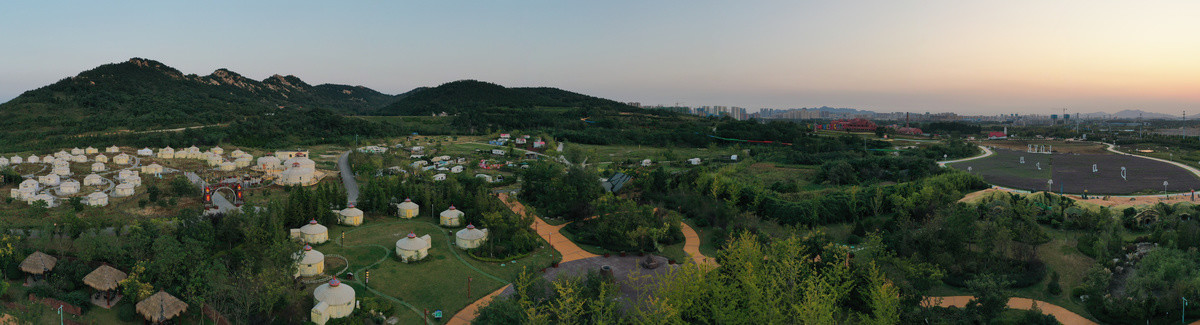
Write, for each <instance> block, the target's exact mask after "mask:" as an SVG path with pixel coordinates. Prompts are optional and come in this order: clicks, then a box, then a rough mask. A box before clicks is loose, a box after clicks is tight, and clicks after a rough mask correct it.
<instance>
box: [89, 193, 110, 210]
mask: <svg viewBox="0 0 1200 325" xmlns="http://www.w3.org/2000/svg"><path fill="white" fill-rule="evenodd" d="M83 203H84V204H87V205H90V206H94V207H102V206H106V205H108V194H104V192H100V191H96V192H93V193H92V194H88V196H87V198H85V199H84V200H83Z"/></svg>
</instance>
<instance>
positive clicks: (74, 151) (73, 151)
mask: <svg viewBox="0 0 1200 325" xmlns="http://www.w3.org/2000/svg"><path fill="white" fill-rule="evenodd" d="M84 153H86V152H84V151H83V149H79V148H71V155H82V154H84Z"/></svg>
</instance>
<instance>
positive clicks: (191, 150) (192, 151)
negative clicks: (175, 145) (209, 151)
mask: <svg viewBox="0 0 1200 325" xmlns="http://www.w3.org/2000/svg"><path fill="white" fill-rule="evenodd" d="M183 151H184V152H186V153H188V155H187V156H185V157H181V158H200V155H202V154H204V152H202V151H200V147H197V146H194V145H193V146H191V147H188V148H187V149H184V150H183Z"/></svg>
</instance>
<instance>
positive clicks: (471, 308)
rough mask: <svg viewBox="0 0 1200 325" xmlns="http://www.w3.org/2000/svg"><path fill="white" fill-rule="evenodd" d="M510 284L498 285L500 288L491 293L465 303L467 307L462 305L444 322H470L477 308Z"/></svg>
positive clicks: (462, 323) (459, 324)
mask: <svg viewBox="0 0 1200 325" xmlns="http://www.w3.org/2000/svg"><path fill="white" fill-rule="evenodd" d="M511 286H512V285H511V284H510V285H506V286H503V287H500V289H496V291H492V293H489V294H488V295H486V296H483V298H479V300H476V301H475V302H473V303H471V304H470V305H467V307H464V308H463V309H462V310H459V311H458V313H457V314H454V317H451V318H450V321H448V322H446V324H450V325H466V324H470V323H471V321H473V320H475V313H476V312H478V311H479V308H482V307H483V306H484V305H487V303H489V302H491V301H492V299H493V298H496V296H497V295H499V294H500V293H501V292H504V289H508V287H511Z"/></svg>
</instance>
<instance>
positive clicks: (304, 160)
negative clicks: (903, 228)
mask: <svg viewBox="0 0 1200 325" xmlns="http://www.w3.org/2000/svg"><path fill="white" fill-rule="evenodd" d="M283 166H284V167H286V168H296V167H308V168H312V169H316V168H317V162H315V161H313V160H312V159H308V157H294V158H291V159H288V160H287V161H284V162H283Z"/></svg>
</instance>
